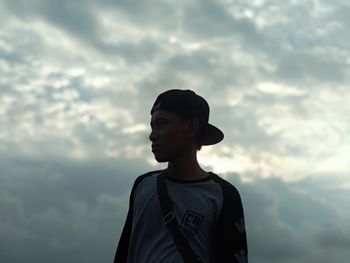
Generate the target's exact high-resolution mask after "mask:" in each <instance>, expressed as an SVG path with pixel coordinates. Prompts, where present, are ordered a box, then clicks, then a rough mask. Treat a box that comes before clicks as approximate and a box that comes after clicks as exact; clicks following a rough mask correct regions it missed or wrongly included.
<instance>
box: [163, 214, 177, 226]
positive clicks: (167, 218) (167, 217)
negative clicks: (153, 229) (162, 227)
mask: <svg viewBox="0 0 350 263" xmlns="http://www.w3.org/2000/svg"><path fill="white" fill-rule="evenodd" d="M174 219H175V215H174V212H173V211H170V212H169V213H167V214H166V215H165V216H163V220H164V224H166V225H167V224H168V223H170V222H171V221H173V220H174Z"/></svg>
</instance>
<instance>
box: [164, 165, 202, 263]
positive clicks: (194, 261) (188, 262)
mask: <svg viewBox="0 0 350 263" xmlns="http://www.w3.org/2000/svg"><path fill="white" fill-rule="evenodd" d="M166 173H167V171H166V170H163V171H162V172H161V173H160V174H159V175H158V177H157V193H158V199H159V203H160V208H161V210H162V214H163V220H164V224H165V225H166V226H167V227H168V228H169V230H170V233H171V235H172V236H173V239H174V241H175V244H176V246H177V248H178V250H179V252H180V254H181V256H182V258H183V260H184V262H185V263H201V261H200V260H199V259H198V257H197V256H196V255H195V253H194V252H193V250H192V248H191V247H190V245H189V244H188V242H187V240H186V239H185V237H184V236H183V234H182V232H181V230H180V228H179V225H178V223H177V220H176V217H175V214H174V211H173V206H172V203H171V201H170V198H169V194H168V189H167V186H166V182H165V175H166Z"/></svg>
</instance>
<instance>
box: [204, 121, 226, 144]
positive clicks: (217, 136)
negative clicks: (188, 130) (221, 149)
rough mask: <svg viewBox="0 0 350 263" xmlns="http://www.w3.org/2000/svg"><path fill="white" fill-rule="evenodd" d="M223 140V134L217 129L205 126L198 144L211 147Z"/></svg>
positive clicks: (209, 125) (208, 125)
mask: <svg viewBox="0 0 350 263" xmlns="http://www.w3.org/2000/svg"><path fill="white" fill-rule="evenodd" d="M223 139H224V133H223V132H222V131H221V130H220V129H219V128H217V127H215V126H214V125H211V124H209V123H208V124H207V125H206V126H205V127H204V128H203V131H202V132H201V136H200V140H199V141H200V143H201V144H202V145H213V144H217V143H219V142H221V141H222V140H223Z"/></svg>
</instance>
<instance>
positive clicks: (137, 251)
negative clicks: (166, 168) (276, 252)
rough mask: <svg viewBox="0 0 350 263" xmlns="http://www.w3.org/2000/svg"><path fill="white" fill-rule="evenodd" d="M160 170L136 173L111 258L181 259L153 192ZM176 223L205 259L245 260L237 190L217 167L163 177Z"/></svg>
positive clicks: (120, 262)
mask: <svg viewBox="0 0 350 263" xmlns="http://www.w3.org/2000/svg"><path fill="white" fill-rule="evenodd" d="M160 172H161V170H157V171H151V172H148V173H146V174H143V175H140V176H139V177H138V178H137V179H136V180H135V182H134V185H133V188H132V190H131V195H130V203H129V211H128V215H127V218H126V221H125V225H124V228H123V231H122V234H121V237H120V240H119V244H118V247H117V251H116V255H115V259H114V263H182V262H184V261H183V259H182V256H181V254H180V252H179V251H178V249H177V247H176V245H175V241H174V239H173V237H172V235H171V233H170V231H169V229H168V227H167V226H166V225H165V224H164V221H163V216H162V212H161V209H160V204H159V200H158V195H157V176H158V174H159V173H160ZM166 184H167V188H168V193H169V198H170V200H171V202H172V204H173V210H174V214H175V216H176V220H177V222H178V224H179V228H180V230H181V232H182V233H183V235H184V237H185V238H186V240H187V241H188V243H189V245H190V247H191V248H192V250H193V251H194V253H195V254H196V255H197V256H198V258H200V259H201V260H202V261H203V262H208V263H223V262H238V263H243V262H244V263H246V262H248V259H247V239H246V232H245V225H244V214H243V207H242V202H241V198H240V195H239V192H238V190H237V189H236V188H235V187H234V186H233V185H232V184H231V183H229V182H228V181H226V180H224V179H222V178H221V177H219V176H218V175H216V174H215V173H212V172H209V176H208V177H206V178H202V179H196V180H186V181H183V180H181V181H180V180H176V179H173V178H170V177H166Z"/></svg>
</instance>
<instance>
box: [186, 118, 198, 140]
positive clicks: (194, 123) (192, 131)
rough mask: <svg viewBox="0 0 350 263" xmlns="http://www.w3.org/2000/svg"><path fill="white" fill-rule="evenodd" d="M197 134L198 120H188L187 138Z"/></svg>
mask: <svg viewBox="0 0 350 263" xmlns="http://www.w3.org/2000/svg"><path fill="white" fill-rule="evenodd" d="M198 133H199V120H198V118H192V119H190V120H189V134H188V137H189V138H192V137H195V136H197V134H198Z"/></svg>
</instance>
